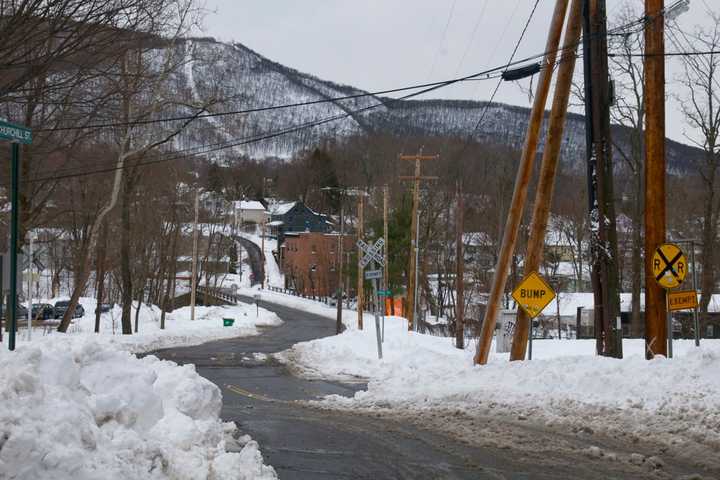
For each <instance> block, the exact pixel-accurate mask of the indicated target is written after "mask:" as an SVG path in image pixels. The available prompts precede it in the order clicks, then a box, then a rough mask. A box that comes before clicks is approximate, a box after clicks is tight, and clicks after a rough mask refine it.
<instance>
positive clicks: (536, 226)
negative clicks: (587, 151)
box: [510, 0, 583, 360]
mask: <svg viewBox="0 0 720 480" xmlns="http://www.w3.org/2000/svg"><path fill="white" fill-rule="evenodd" d="M582 2H583V0H572V4H571V6H570V14H569V17H568V21H567V26H566V28H565V38H564V40H563V53H562V57H561V58H560V64H559V65H560V66H559V68H558V76H557V82H556V85H555V94H554V98H553V104H552V110H551V111H550V120H549V124H548V128H547V139H546V142H545V149H544V151H543V156H542V164H541V166H540V177H539V179H538V186H537V191H536V192H535V204H534V205H533V213H532V220H531V222H530V237H529V239H528V246H527V255H526V256H525V266H524V267H525V275H529V274H530V273H532V272H535V271H538V269H539V268H540V264H541V263H542V257H543V248H544V246H545V233H546V232H547V225H548V220H549V218H550V206H551V205H552V197H553V190H554V188H555V173H556V171H557V166H558V161H559V158H560V146H561V144H562V140H563V131H564V127H565V118H566V117H567V108H568V102H569V100H570V90H571V87H572V79H573V72H574V71H575V59H576V55H575V51H576V47H577V42H578V40H579V39H580V33H581V31H582ZM558 299H559V297H558ZM558 305H560V303H559V300H558ZM530 322H531V321H530V317H528V314H527V312H525V310H523V309H522V308H519V309H518V312H517V321H516V322H515V333H514V334H513V342H512V348H511V351H510V360H524V359H525V354H526V349H527V343H528V337H529V332H530Z"/></svg>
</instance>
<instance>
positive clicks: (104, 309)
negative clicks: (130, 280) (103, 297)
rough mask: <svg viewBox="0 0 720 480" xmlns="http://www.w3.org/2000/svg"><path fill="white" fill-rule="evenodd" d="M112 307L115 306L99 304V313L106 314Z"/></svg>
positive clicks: (112, 304)
mask: <svg viewBox="0 0 720 480" xmlns="http://www.w3.org/2000/svg"><path fill="white" fill-rule="evenodd" d="M114 306H115V304H114V303H101V304H100V305H99V307H100V313H107V312H109V311H110V310H112V309H113V307H114Z"/></svg>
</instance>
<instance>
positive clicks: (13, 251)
mask: <svg viewBox="0 0 720 480" xmlns="http://www.w3.org/2000/svg"><path fill="white" fill-rule="evenodd" d="M0 140H9V141H10V142H12V158H11V160H10V203H11V211H10V248H9V250H10V301H9V302H8V303H9V305H8V320H9V321H10V332H9V337H8V348H9V349H10V350H15V331H16V330H17V250H18V230H19V228H18V226H19V203H18V189H19V187H20V144H21V143H22V144H25V145H29V144H30V143H32V131H31V130H30V129H29V128H25V127H22V126H20V125H14V124H12V123H8V122H3V121H0Z"/></svg>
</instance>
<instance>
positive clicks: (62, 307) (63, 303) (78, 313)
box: [55, 300, 85, 318]
mask: <svg viewBox="0 0 720 480" xmlns="http://www.w3.org/2000/svg"><path fill="white" fill-rule="evenodd" d="M69 306H70V302H69V301H68V300H60V301H59V302H55V318H62V317H63V316H64V315H65V312H66V311H67V309H68V307H69ZM84 315H85V309H84V308H83V306H82V305H80V304H78V305H77V306H76V307H75V311H74V312H73V318H80V317H82V316H84Z"/></svg>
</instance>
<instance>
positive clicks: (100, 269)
mask: <svg viewBox="0 0 720 480" xmlns="http://www.w3.org/2000/svg"><path fill="white" fill-rule="evenodd" d="M107 231H108V225H107V222H103V225H102V229H101V230H100V239H99V241H98V246H97V249H96V250H97V253H96V254H95V256H96V258H95V277H96V281H97V288H96V289H95V293H96V300H97V306H96V307H95V333H100V307H101V305H102V303H103V295H104V294H105V251H106V249H107V235H108V232H107Z"/></svg>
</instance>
